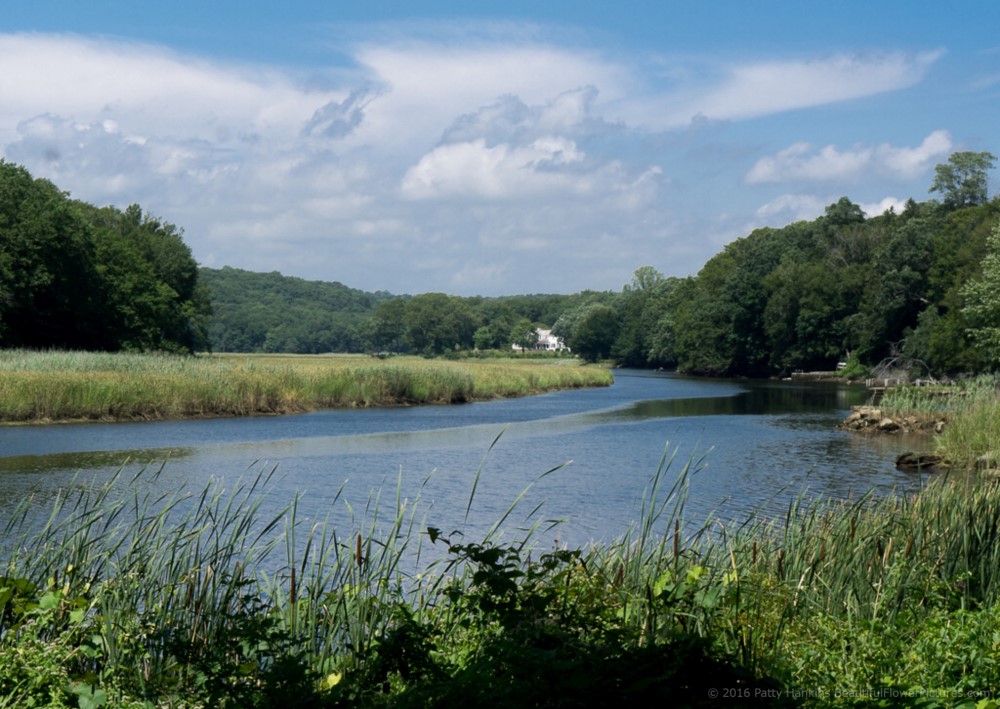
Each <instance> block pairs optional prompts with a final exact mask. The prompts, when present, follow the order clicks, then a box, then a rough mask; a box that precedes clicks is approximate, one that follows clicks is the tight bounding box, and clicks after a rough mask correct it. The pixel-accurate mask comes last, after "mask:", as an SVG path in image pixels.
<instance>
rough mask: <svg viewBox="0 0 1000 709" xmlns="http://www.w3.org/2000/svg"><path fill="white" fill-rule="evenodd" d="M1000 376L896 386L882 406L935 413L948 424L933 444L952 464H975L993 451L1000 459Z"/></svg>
mask: <svg viewBox="0 0 1000 709" xmlns="http://www.w3.org/2000/svg"><path fill="white" fill-rule="evenodd" d="M998 387H1000V378H998V377H997V376H996V375H981V376H978V377H975V378H974V379H969V380H963V381H960V382H957V383H956V384H954V385H951V386H949V387H947V388H941V387H910V386H906V387H897V388H895V389H892V390H890V391H888V392H886V394H885V396H884V397H883V399H882V400H881V402H880V403H879V407H880V408H881V409H882V410H883V411H884V412H885V414H886V415H888V416H890V417H903V416H916V417H927V416H931V417H936V418H942V419H945V420H946V421H947V425H946V426H945V427H944V429H943V431H942V432H941V434H940V435H939V436H937V437H936V439H935V442H934V447H935V449H936V451H937V452H938V453H940V454H942V455H943V456H944V457H945V458H946V459H947V460H948V461H949V463H950V464H951V465H953V466H955V467H958V468H965V469H968V468H972V467H974V466H975V464H976V461H977V459H979V458H980V457H982V456H986V455H989V454H993V455H994V457H995V458H996V459H997V460H998V461H1000V388H998Z"/></svg>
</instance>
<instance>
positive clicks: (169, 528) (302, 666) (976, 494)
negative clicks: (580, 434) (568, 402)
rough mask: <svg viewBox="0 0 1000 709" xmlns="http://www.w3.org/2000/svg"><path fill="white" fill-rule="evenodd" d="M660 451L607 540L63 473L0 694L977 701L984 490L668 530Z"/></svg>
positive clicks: (986, 677) (939, 484)
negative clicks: (479, 534)
mask: <svg viewBox="0 0 1000 709" xmlns="http://www.w3.org/2000/svg"><path fill="white" fill-rule="evenodd" d="M670 467H671V464H670V461H669V460H667V459H666V458H665V462H664V464H663V465H661V469H660V471H659V472H658V473H657V474H656V475H655V476H654V478H653V480H652V481H651V484H650V487H649V489H648V491H647V494H646V495H645V496H644V499H643V510H642V513H641V516H640V519H639V521H638V522H637V523H635V524H634V525H632V526H630V527H629V528H628V529H627V530H626V531H625V533H624V534H623V535H622V536H621V537H620V538H618V539H616V540H614V541H612V542H608V543H602V544H597V545H594V546H591V547H588V548H585V549H577V550H569V549H556V550H551V551H548V552H546V551H544V550H541V549H538V548H537V547H536V546H535V543H534V542H533V541H532V540H533V537H535V536H536V533H537V529H538V527H539V524H540V518H538V516H537V514H536V513H537V510H535V513H532V514H529V515H528V524H529V525H530V530H529V531H527V532H523V533H521V536H518V537H517V538H515V539H514V540H513V541H505V540H504V538H503V537H502V536H501V535H500V533H498V532H497V529H499V528H500V527H501V526H503V525H504V524H505V523H506V522H507V520H508V519H510V516H511V515H512V514H513V513H514V512H515V511H516V505H517V503H516V502H515V504H514V506H512V507H511V508H510V509H509V510H508V512H507V513H506V514H505V515H504V516H503V518H502V519H500V520H499V521H498V522H497V523H496V525H495V526H494V528H493V530H492V531H490V532H489V533H487V534H486V535H485V536H484V537H483V538H482V539H481V540H480V541H472V540H469V539H467V538H465V537H463V536H461V535H460V534H458V533H457V532H443V531H441V530H439V529H436V528H434V527H433V526H425V522H424V519H425V518H426V513H425V512H420V513H418V509H417V508H418V503H419V501H416V502H414V503H412V504H411V503H409V502H408V501H406V500H404V499H402V497H401V495H399V494H397V496H396V503H395V510H394V512H395V514H393V515H389V516H387V517H380V516H379V513H378V503H377V500H375V501H373V502H370V504H369V508H368V510H367V512H366V513H365V514H366V519H367V520H368V521H366V522H363V523H360V522H359V523H352V526H347V525H345V528H339V529H338V528H334V527H332V526H327V525H323V524H319V525H314V526H312V527H311V528H308V529H307V528H305V524H304V523H303V522H302V521H301V520H299V519H298V518H297V516H296V505H295V503H292V504H291V505H290V507H289V508H288V509H286V510H285V511H283V512H282V513H280V514H278V515H277V516H275V517H274V518H266V517H262V516H261V514H260V507H259V505H260V501H261V499H262V498H261V496H262V495H265V494H267V488H268V481H269V478H270V475H269V474H261V475H260V476H258V477H257V478H256V479H254V480H252V481H250V482H249V483H246V484H243V485H242V486H237V487H236V488H235V489H232V490H231V491H230V492H224V491H223V488H222V487H221V485H220V486H219V487H214V486H209V487H207V488H206V489H205V490H204V491H203V492H201V493H196V494H194V495H185V494H184V493H183V492H182V493H178V494H176V495H175V496H171V497H169V498H166V499H163V498H157V499H153V497H152V496H151V495H150V494H149V493H145V494H144V493H143V492H141V491H142V490H143V489H148V486H147V482H149V481H148V480H147V479H146V478H147V475H148V474H143V473H140V474H139V475H137V476H136V478H135V479H133V480H132V481H131V484H132V486H133V488H134V492H133V493H132V494H131V495H128V494H126V495H124V496H122V495H120V494H118V493H117V492H114V490H115V489H118V490H120V486H121V485H127V484H128V483H127V482H126V481H123V480H117V481H112V482H111V483H108V484H106V485H104V486H99V487H94V488H84V489H83V490H82V491H81V492H80V493H79V494H78V495H75V496H74V497H73V498H72V500H66V499H64V500H63V501H62V502H61V503H60V504H59V508H58V509H57V510H56V513H55V514H53V516H52V518H51V521H50V522H49V523H48V524H47V526H46V527H45V528H44V530H42V531H40V532H38V533H35V534H30V535H27V536H25V537H23V538H22V540H21V541H20V542H19V543H18V544H17V546H16V549H15V550H14V551H13V552H12V553H8V556H7V558H6V559H5V560H4V562H3V565H2V566H0V574H2V576H0V697H2V698H3V699H2V700H0V705H2V706H14V705H16V706H50V707H62V706H66V707H69V706H81V707H96V706H101V705H107V706H116V707H120V706H125V707H128V706H135V707H138V706H173V707H202V706H206V707H207V706H211V707H270V706H281V707H286V706H309V707H390V706H391V707H428V706H444V707H450V706H463V707H522V706H537V707H574V706H581V707H582V706H610V705H612V704H615V705H617V704H619V703H625V704H629V703H633V704H636V705H638V706H718V705H720V699H722V700H724V701H722V702H721V704H723V705H726V706H729V705H732V706H741V705H742V706H782V705H786V706H798V705H802V706H844V705H852V704H854V705H859V706H861V705H864V706H870V705H873V704H874V705H884V706H899V705H911V706H922V707H937V706H942V707H943V706H948V707H951V706H968V707H978V708H979V709H988V708H993V707H997V706H998V704H997V703H996V702H995V701H994V700H992V699H991V697H992V696H993V695H992V693H994V692H996V691H997V688H1000V652H998V647H997V644H998V640H997V639H998V637H1000V614H998V611H1000V606H998V603H1000V543H998V542H1000V539H998V536H1000V486H998V484H997V482H996V481H983V482H981V483H978V484H975V483H972V481H970V480H955V479H945V478H939V479H938V480H937V481H935V482H934V483H933V484H931V485H930V486H928V488H927V489H925V490H924V491H923V492H922V493H920V494H919V495H918V496H916V497H901V496H891V497H888V498H885V499H874V498H872V497H864V498H862V499H860V500H858V501H856V502H854V503H825V502H817V501H812V502H808V501H806V500H805V499H799V500H797V501H794V502H793V503H792V504H790V506H789V509H788V512H787V516H786V518H785V519H783V520H779V521H778V523H768V522H764V521H761V520H756V519H750V520H748V521H747V522H745V523H743V524H739V525H724V524H721V523H718V522H709V523H705V524H704V525H703V526H702V527H700V528H698V529H691V528H689V527H688V526H687V525H685V523H684V521H683V502H684V498H685V489H686V485H687V480H688V476H689V466H685V468H684V470H683V471H681V472H680V474H679V475H677V476H674V475H673V474H671V472H670ZM550 472H553V471H550ZM152 474H153V475H156V474H157V473H152ZM546 474H548V473H546ZM672 479H675V480H676V482H674V483H673V484H672V487H670V488H669V489H667V486H668V485H670V484H671V480H672ZM970 483H972V484H970ZM115 486H118V487H117V488H116V487H115ZM522 495H523V493H522ZM473 497H474V494H473V495H471V496H470V499H469V503H468V504H469V508H470V509H471V508H472V507H473V503H474V500H473ZM518 499H521V497H519V498H518ZM418 514H419V515H424V516H423V517H420V516H418ZM18 519H20V517H18V516H15V519H14V521H12V522H9V523H8V525H7V529H6V530H5V536H4V538H5V539H14V538H16V537H17V536H18V534H19V525H18V522H17V520H18ZM532 519H534V520H536V521H535V522H534V524H533V525H532V524H531V520H532ZM430 547H433V548H434V550H435V554H436V555H437V557H438V558H437V559H436V560H435V561H432V562H430V563H428V562H427V561H426V557H427V556H428V549H429V548H430ZM421 555H423V558H424V561H421ZM442 555H443V556H442ZM265 568H270V569H276V570H275V571H274V572H273V573H265V572H264V571H263V569H265ZM410 568H415V569H417V570H418V571H417V572H412V571H408V569H410Z"/></svg>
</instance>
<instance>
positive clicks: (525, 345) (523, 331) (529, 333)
mask: <svg viewBox="0 0 1000 709" xmlns="http://www.w3.org/2000/svg"><path fill="white" fill-rule="evenodd" d="M510 341H511V343H512V344H515V345H517V346H518V347H520V348H521V349H522V350H530V349H534V347H535V345H536V344H537V343H538V328H536V327H535V325H534V323H532V322H531V321H530V320H528V318H521V319H520V320H518V321H517V322H516V323H514V327H513V328H512V329H511V331H510Z"/></svg>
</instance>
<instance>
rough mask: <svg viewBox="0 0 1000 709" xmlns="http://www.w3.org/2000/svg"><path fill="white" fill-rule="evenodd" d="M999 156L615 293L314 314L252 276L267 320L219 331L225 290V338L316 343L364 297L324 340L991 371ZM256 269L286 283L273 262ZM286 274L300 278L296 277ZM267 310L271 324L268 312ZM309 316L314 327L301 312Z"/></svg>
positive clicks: (649, 358) (757, 237) (649, 275)
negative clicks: (881, 206)
mask: <svg viewBox="0 0 1000 709" xmlns="http://www.w3.org/2000/svg"><path fill="white" fill-rule="evenodd" d="M994 161H995V158H994V156H993V155H991V154H990V153H967V152H963V153H955V154H954V155H953V156H952V157H951V158H950V159H949V161H948V162H947V163H945V164H943V165H939V166H938V167H937V169H936V171H935V179H934V183H933V185H932V186H931V189H930V191H931V192H935V193H939V194H940V195H941V197H942V199H941V201H935V200H930V201H926V202H922V203H918V202H915V201H913V200H910V201H909V202H908V203H907V205H906V207H905V209H903V210H902V212H900V213H896V212H895V211H894V210H891V209H890V210H888V211H887V212H885V213H884V214H882V215H880V216H877V217H874V218H866V216H865V214H864V212H863V211H862V210H861V208H860V207H859V206H858V205H856V204H854V203H853V202H851V201H850V200H849V199H848V198H846V197H844V198H841V199H840V200H838V201H837V202H836V203H834V204H831V205H830V206H829V207H827V209H826V212H825V214H824V215H823V216H821V217H819V218H818V219H815V220H813V221H810V222H807V221H802V222H796V223H793V224H790V225H788V226H785V227H783V228H763V229H758V230H756V231H754V232H752V233H751V234H749V235H747V236H746V237H744V238H741V239H737V240H736V241H734V242H732V243H730V244H728V245H727V246H726V247H725V248H724V249H723V250H722V251H721V252H720V253H718V254H717V255H715V256H714V257H712V258H711V259H709V261H708V262H707V263H706V264H705V265H704V267H703V268H702V269H701V271H699V272H698V274H697V275H695V276H692V277H689V278H664V277H663V275H662V274H661V273H660V272H658V271H657V270H656V269H655V268H653V267H651V266H643V267H641V268H639V269H638V270H636V272H635V276H634V278H633V280H632V282H631V283H630V284H628V285H626V286H625V287H624V288H623V289H622V291H621V292H618V293H615V292H590V291H587V292H582V293H577V294H575V295H571V296H559V295H525V296H514V297H505V298H478V297H477V298H463V297H458V296H452V295H447V294H444V293H425V294H421V295H417V296H412V297H410V296H404V297H398V298H389V297H388V296H387V295H385V294H379V297H378V298H376V299H375V300H378V302H377V303H376V302H375V300H369V301H368V302H370V303H373V305H372V306H371V308H370V309H369V310H368V311H367V315H362V310H363V309H357V308H356V309H355V310H353V311H351V310H349V307H348V306H345V305H344V304H342V303H340V304H338V303H333V304H331V305H330V307H326V306H324V305H322V304H321V302H320V300H321V299H319V298H316V297H314V298H313V301H314V305H310V306H309V307H310V308H312V311H311V312H312V313H313V315H312V316H311V317H305V315H303V317H301V318H290V319H285V318H283V317H282V315H281V313H284V312H289V310H288V304H287V303H284V304H283V305H282V307H281V309H279V308H277V306H276V305H275V306H274V307H272V306H271V305H270V304H271V303H272V302H275V303H276V301H274V300H273V299H271V298H270V297H269V296H268V291H266V290H265V289H263V287H257V286H254V285H252V284H251V283H250V281H249V280H244V281H243V282H242V283H243V285H242V287H239V288H233V289H232V291H233V292H234V293H235V294H236V297H237V298H241V297H242V298H247V299H252V302H253V303H254V304H253V305H246V306H244V307H242V308H241V309H240V310H239V318H238V319H242V321H243V322H244V323H248V322H250V321H253V320H255V321H256V322H258V323H260V324H261V327H259V328H258V329H257V331H256V332H257V334H256V340H253V341H251V340H250V339H247V338H244V339H242V340H240V339H238V338H235V337H233V334H232V333H233V331H234V330H237V329H239V328H237V327H236V326H235V325H228V326H227V327H228V331H227V332H228V333H229V334H228V335H227V336H226V337H225V338H224V337H223V336H222V334H221V333H222V332H223V330H222V328H221V318H223V317H226V318H228V313H230V312H235V309H233V310H230V308H229V306H228V304H226V298H225V297H224V296H222V295H220V294H219V293H215V294H213V303H214V304H215V308H216V311H217V313H219V316H217V320H216V321H215V323H216V324H215V325H213V333H214V337H213V341H214V343H215V345H216V347H217V348H220V349H288V350H290V351H299V352H310V351H317V349H316V348H310V347H309V346H306V345H305V343H306V342H307V341H309V338H308V337H306V336H305V335H303V336H302V337H299V338H285V337H279V336H278V335H279V334H281V333H284V332H286V331H288V330H296V331H298V330H305V329H308V330H309V331H310V332H312V333H322V332H327V331H329V330H330V329H331V328H334V329H336V327H335V325H334V324H335V323H337V322H338V318H343V317H346V315H345V314H346V313H350V312H353V313H355V317H356V318H357V319H356V320H355V321H354V322H355V323H356V329H355V330H353V332H354V334H355V335H356V336H355V337H352V338H340V339H331V340H330V341H329V343H328V344H329V347H325V349H352V348H356V349H366V350H370V351H391V352H411V353H417V354H424V355H440V354H445V353H454V352H470V351H473V350H480V351H483V350H509V348H510V345H511V344H512V343H517V342H525V341H527V339H526V338H529V339H530V337H531V336H532V328H533V327H535V328H537V327H552V329H553V332H554V334H555V335H557V336H560V337H562V338H563V340H564V341H565V342H566V344H567V345H568V346H569V347H570V348H571V349H572V351H573V352H574V353H575V354H577V355H579V356H580V357H582V358H583V359H586V360H589V361H597V360H613V361H615V362H616V363H618V364H621V365H625V366H632V367H669V368H673V367H676V368H679V369H681V370H683V371H686V372H690V373H697V374H711V375H734V374H740V375H751V376H754V375H773V374H778V373H781V372H790V371H793V370H798V369H805V370H832V369H834V368H835V367H836V366H837V365H838V363H841V362H848V363H851V364H852V365H853V367H852V371H859V370H861V369H864V368H865V367H872V366H874V365H876V364H878V363H879V362H881V361H883V360H887V359H894V360H895V359H900V360H905V362H907V363H908V365H909V366H911V367H917V368H918V369H920V370H921V371H920V374H928V373H930V374H935V375H938V374H951V373H957V372H968V371H980V370H983V369H987V368H992V367H995V366H997V364H998V363H1000V344H998V343H1000V340H998V338H997V336H996V311H997V309H998V307H1000V306H998V305H997V302H998V301H997V298H996V296H995V295H994V294H995V293H996V291H997V289H996V287H995V285H996V280H997V278H1000V276H998V275H997V273H1000V267H998V266H997V263H1000V261H998V259H1000V236H997V237H995V238H993V239H992V240H988V236H989V234H990V233H991V231H992V230H993V229H994V228H995V225H997V223H998V221H1000V219H998V218H1000V202H998V201H997V200H993V201H990V200H989V199H988V194H987V190H986V186H987V184H988V180H987V172H988V170H989V169H990V168H992V166H993V163H994ZM230 271H231V269H226V270H225V271H224V272H223V273H228V272H230ZM214 273H215V274H218V273H219V272H214ZM257 275H258V277H260V278H270V279H272V281H273V285H272V287H273V288H277V287H279V279H278V277H277V276H276V275H275V274H268V275H266V276H264V275H262V274H257ZM284 282H285V284H286V285H285V286H282V287H283V288H286V289H287V288H289V286H288V285H287V284H288V282H289V279H285V281H284ZM213 290H214V286H213ZM359 297H360V296H359ZM295 312H302V311H295ZM236 319H237V318H234V319H233V320H232V322H235V320H236ZM269 320H270V321H273V323H274V324H272V325H268V326H266V327H265V324H266V323H267V322H268V321H269ZM289 320H292V321H295V322H294V323H293V322H289ZM299 320H301V321H302V322H309V323H310V326H309V327H308V328H303V327H300V326H299V324H298V322H297V321H299ZM241 327H242V328H243V329H242V330H241V332H244V331H246V330H247V329H248V327H247V326H246V325H244V326H241ZM267 328H271V329H267ZM265 331H266V332H267V334H266V335H265V334H263V333H264V332H265ZM313 339H315V337H314V338H313ZM265 341H267V342H270V343H272V344H273V345H274V347H270V346H265V345H264V344H262V343H264V342H265ZM320 349H324V347H321V348H320Z"/></svg>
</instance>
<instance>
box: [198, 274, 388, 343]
mask: <svg viewBox="0 0 1000 709" xmlns="http://www.w3.org/2000/svg"><path fill="white" fill-rule="evenodd" d="M198 277H199V280H200V282H201V283H202V284H203V285H204V286H205V287H206V288H207V289H208V292H209V298H210V301H211V304H212V316H211V319H210V324H209V328H208V335H209V340H210V342H211V345H212V349H213V350H215V351H217V352H297V353H303V354H315V353H319V352H361V351H364V349H365V346H364V343H365V340H364V336H363V329H364V325H365V322H366V321H367V320H368V318H369V317H370V316H371V314H372V313H373V312H374V310H375V308H376V306H377V305H378V304H379V303H380V302H382V301H384V300H388V299H390V298H392V296H391V295H390V294H388V293H384V292H381V293H367V292H365V291H361V290H357V289H355V288H349V287H348V286H345V285H343V284H342V283H336V282H324V281H307V280H304V279H302V278H296V277H293V276H283V275H282V274H280V273H278V272H276V271H272V272H270V273H256V272H252V271H244V270H242V269H238V268H230V267H228V266H227V267H225V268H221V269H215V268H204V267H202V268H201V269H199V271H198Z"/></svg>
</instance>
